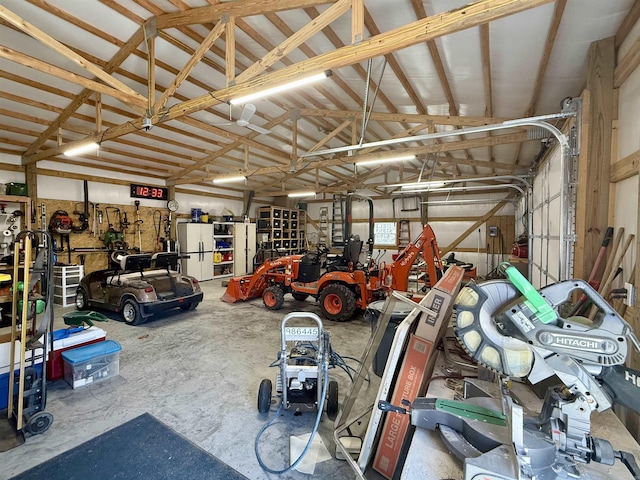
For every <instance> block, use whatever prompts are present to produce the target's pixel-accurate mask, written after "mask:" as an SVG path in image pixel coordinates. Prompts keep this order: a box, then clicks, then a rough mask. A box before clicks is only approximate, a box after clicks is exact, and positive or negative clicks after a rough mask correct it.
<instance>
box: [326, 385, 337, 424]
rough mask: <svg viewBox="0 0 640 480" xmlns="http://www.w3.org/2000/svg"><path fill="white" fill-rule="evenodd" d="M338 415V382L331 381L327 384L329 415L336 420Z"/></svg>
mask: <svg viewBox="0 0 640 480" xmlns="http://www.w3.org/2000/svg"><path fill="white" fill-rule="evenodd" d="M337 415H338V382H336V381H335V380H331V381H329V385H328V386H327V417H329V418H330V419H331V420H335V419H336V416H337Z"/></svg>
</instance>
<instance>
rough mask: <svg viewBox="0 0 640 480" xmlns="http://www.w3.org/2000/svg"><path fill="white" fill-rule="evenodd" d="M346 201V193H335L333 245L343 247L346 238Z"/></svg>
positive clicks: (333, 203)
mask: <svg viewBox="0 0 640 480" xmlns="http://www.w3.org/2000/svg"><path fill="white" fill-rule="evenodd" d="M345 202H346V197H345V195H334V196H333V202H332V212H331V213H332V218H331V221H332V227H333V228H332V229H331V246H332V247H343V246H344V243H345V239H344V230H345V228H344V206H345Z"/></svg>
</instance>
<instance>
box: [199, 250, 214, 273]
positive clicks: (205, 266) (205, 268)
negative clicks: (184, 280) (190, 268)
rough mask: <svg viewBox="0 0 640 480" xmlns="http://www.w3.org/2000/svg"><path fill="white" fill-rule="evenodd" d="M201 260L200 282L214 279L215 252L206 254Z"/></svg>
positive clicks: (203, 254) (202, 255)
mask: <svg viewBox="0 0 640 480" xmlns="http://www.w3.org/2000/svg"><path fill="white" fill-rule="evenodd" d="M200 258H201V259H202V260H201V262H200V278H198V280H211V279H212V278H213V252H204V253H202V254H201V256H200Z"/></svg>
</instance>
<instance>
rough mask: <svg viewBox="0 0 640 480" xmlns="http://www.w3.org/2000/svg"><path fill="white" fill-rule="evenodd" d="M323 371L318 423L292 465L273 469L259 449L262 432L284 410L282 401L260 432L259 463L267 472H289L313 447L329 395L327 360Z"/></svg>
mask: <svg viewBox="0 0 640 480" xmlns="http://www.w3.org/2000/svg"><path fill="white" fill-rule="evenodd" d="M322 373H323V384H322V396H321V397H320V405H318V415H317V417H316V423H315V425H314V426H313V430H312V431H311V435H310V436H309V441H308V442H307V445H306V446H305V447H304V450H302V453H301V454H300V456H299V457H298V458H297V459H296V461H295V462H293V463H292V464H291V465H289V466H288V467H287V468H285V469H283V470H273V469H271V468H269V467H267V466H266V465H265V464H264V462H263V461H262V457H260V452H259V451H258V445H259V443H260V437H262V434H263V433H264V432H265V431H266V430H267V428H269V427H270V426H271V425H272V424H273V422H274V421H275V420H276V418H278V416H279V415H280V412H281V411H282V402H280V406H279V407H278V410H276V413H275V415H274V416H273V417H272V418H271V420H269V421H268V422H267V423H266V424H265V425H264V426H263V427H262V428H261V429H260V431H259V432H258V435H257V436H256V441H255V450H256V458H257V459H258V463H259V464H260V466H261V467H262V469H263V470H264V471H265V472H268V473H274V474H276V475H280V474H282V473H287V472H289V471H291V470H293V469H294V468H295V467H296V466H297V465H298V464H299V463H300V462H301V461H302V459H303V458H304V456H305V455H306V454H307V452H308V451H309V448H311V443H312V442H313V438H314V437H315V436H316V433H317V432H318V426H319V425H320V418H321V417H322V411H323V410H324V401H325V397H326V395H327V385H328V384H329V370H328V368H327V365H326V362H322Z"/></svg>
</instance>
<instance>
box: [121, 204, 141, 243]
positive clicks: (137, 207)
mask: <svg viewBox="0 0 640 480" xmlns="http://www.w3.org/2000/svg"><path fill="white" fill-rule="evenodd" d="M133 203H134V204H135V206H136V221H135V222H133V224H134V225H135V227H136V233H137V234H138V251H139V252H141V251H142V231H141V228H140V225H142V224H143V223H144V221H143V220H142V219H141V218H140V200H136V201H135V202H133ZM125 218H126V217H125Z"/></svg>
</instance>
